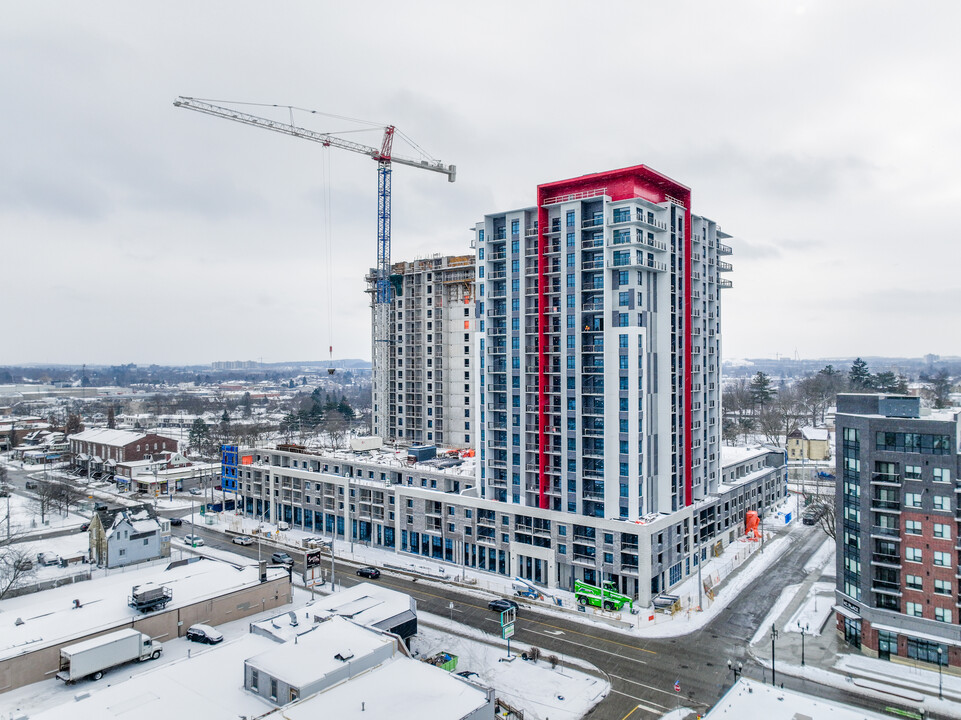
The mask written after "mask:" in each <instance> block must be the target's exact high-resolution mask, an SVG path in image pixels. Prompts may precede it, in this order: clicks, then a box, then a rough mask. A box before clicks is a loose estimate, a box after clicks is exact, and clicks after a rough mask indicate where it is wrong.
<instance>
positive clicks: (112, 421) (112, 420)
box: [107, 405, 117, 430]
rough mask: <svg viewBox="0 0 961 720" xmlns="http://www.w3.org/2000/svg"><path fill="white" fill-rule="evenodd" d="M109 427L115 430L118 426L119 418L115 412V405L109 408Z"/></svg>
mask: <svg viewBox="0 0 961 720" xmlns="http://www.w3.org/2000/svg"><path fill="white" fill-rule="evenodd" d="M107 427H108V428H110V429H111V430H113V429H114V428H115V427H117V418H116V415H115V414H114V410H113V406H112V405H111V406H110V407H108V408H107Z"/></svg>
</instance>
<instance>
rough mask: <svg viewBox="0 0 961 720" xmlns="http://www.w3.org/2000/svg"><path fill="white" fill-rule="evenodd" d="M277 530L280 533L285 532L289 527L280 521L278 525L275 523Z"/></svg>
mask: <svg viewBox="0 0 961 720" xmlns="http://www.w3.org/2000/svg"><path fill="white" fill-rule="evenodd" d="M277 529H278V530H280V531H281V532H286V531H287V530H290V525H289V524H288V523H286V522H284V521H283V520H281V521H280V522H279V523H277Z"/></svg>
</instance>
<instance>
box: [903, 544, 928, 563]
mask: <svg viewBox="0 0 961 720" xmlns="http://www.w3.org/2000/svg"><path fill="white" fill-rule="evenodd" d="M923 557H924V553H922V552H921V548H913V547H909V548H905V549H904V559H905V560H907V561H908V562H917V563H919V562H922V559H923Z"/></svg>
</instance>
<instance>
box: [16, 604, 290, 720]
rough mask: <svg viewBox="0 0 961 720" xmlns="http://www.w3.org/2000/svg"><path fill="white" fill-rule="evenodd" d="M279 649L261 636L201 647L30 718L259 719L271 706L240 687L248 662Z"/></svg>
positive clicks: (249, 636)
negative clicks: (268, 651) (244, 661)
mask: <svg viewBox="0 0 961 720" xmlns="http://www.w3.org/2000/svg"><path fill="white" fill-rule="evenodd" d="M128 590H129V588H128ZM165 639H166V638H165ZM273 645H275V643H274V641H272V640H269V639H267V638H264V637H260V636H259V635H244V636H243V637H241V638H239V639H237V640H233V641H227V642H223V643H221V644H220V645H215V646H213V647H212V648H210V649H209V650H208V649H206V648H203V646H197V647H195V648H192V650H193V651H194V652H192V653H191V657H184V658H181V659H179V660H176V661H174V662H172V663H168V664H165V665H157V666H156V667H153V668H150V669H149V670H147V672H144V673H143V674H140V675H135V676H134V677H132V678H130V679H127V680H123V681H122V682H120V681H119V680H120V678H118V682H113V683H112V684H111V685H109V686H107V687H101V688H97V689H96V692H93V693H90V694H89V696H88V697H83V698H82V699H80V700H77V701H73V700H72V699H71V701H70V702H65V703H62V704H60V705H57V706H56V707H52V708H50V709H49V710H47V711H45V712H41V713H37V714H33V713H31V715H30V717H31V718H33V719H34V720H41V719H42V720H76V718H78V717H85V718H117V717H127V716H128V715H127V713H128V712H129V713H130V714H131V715H134V716H136V718H137V720H170V719H171V718H240V717H251V718H252V717H257V716H259V715H262V714H263V713H265V712H267V711H268V710H269V709H270V706H269V705H268V704H267V703H266V702H265V700H264V698H262V697H260V696H258V695H254V694H253V693H248V692H246V691H245V690H244V688H243V684H242V683H241V681H240V680H241V678H243V660H242V658H245V657H249V656H250V655H254V654H256V653H259V652H263V651H264V650H265V649H267V648H268V647H271V646H273ZM164 655H165V657H166V655H167V653H166V652H165V653H164ZM152 664H153V663H148V665H152ZM138 669H139V667H138ZM158 688H160V689H159V690H158ZM76 692H77V691H76V690H74V693H76ZM78 697H81V696H78Z"/></svg>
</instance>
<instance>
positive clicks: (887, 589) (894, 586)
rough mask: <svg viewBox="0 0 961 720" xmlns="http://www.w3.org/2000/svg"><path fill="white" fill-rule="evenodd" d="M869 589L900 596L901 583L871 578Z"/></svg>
mask: <svg viewBox="0 0 961 720" xmlns="http://www.w3.org/2000/svg"><path fill="white" fill-rule="evenodd" d="M871 591H872V592H876V593H882V594H884V595H894V596H895V597H901V585H900V584H898V583H896V582H888V581H887V580H878V579H873V580H872V581H871Z"/></svg>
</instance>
